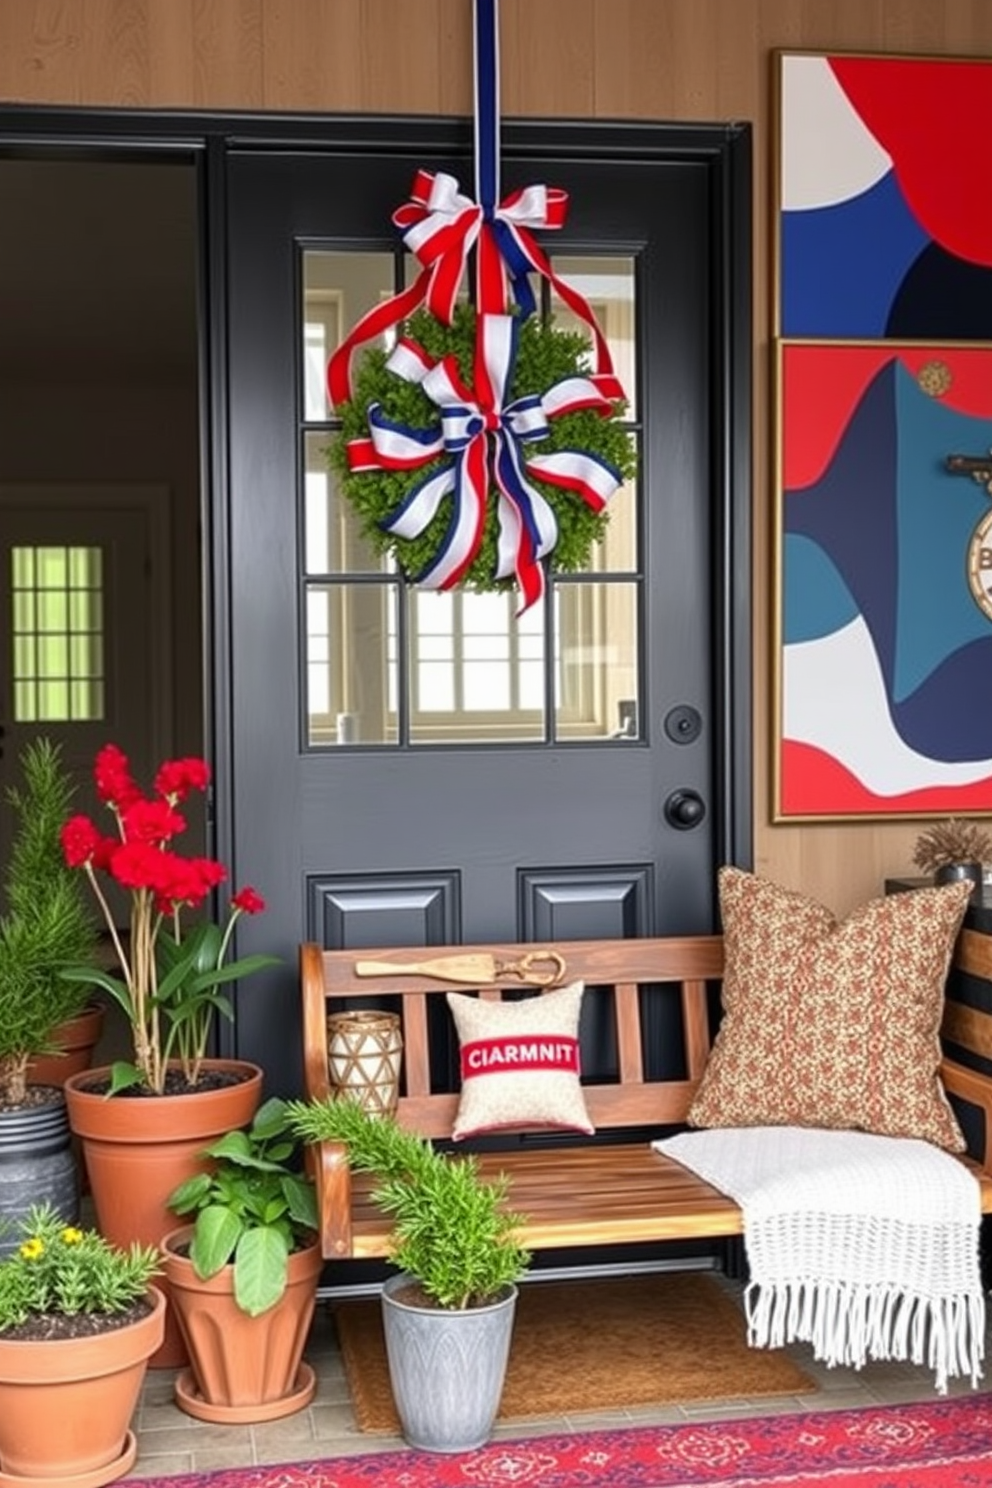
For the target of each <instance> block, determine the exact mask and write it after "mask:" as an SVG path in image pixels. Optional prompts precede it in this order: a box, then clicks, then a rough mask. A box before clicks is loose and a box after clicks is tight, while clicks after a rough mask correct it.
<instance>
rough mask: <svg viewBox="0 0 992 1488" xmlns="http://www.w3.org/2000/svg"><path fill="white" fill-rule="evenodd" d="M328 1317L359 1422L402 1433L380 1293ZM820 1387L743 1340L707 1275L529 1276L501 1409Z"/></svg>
mask: <svg viewBox="0 0 992 1488" xmlns="http://www.w3.org/2000/svg"><path fill="white" fill-rule="evenodd" d="M334 1317H335V1323H336V1325H337V1330H338V1337H339V1339H340V1341H341V1351H342V1354H343V1356H344V1366H345V1371H346V1374H347V1377H348V1387H349V1389H350V1391H351V1399H352V1405H353V1407H354V1411H355V1418H356V1420H357V1422H358V1425H359V1427H360V1429H361V1430H362V1431H374V1432H386V1433H389V1434H390V1435H398V1434H399V1430H400V1425H399V1421H398V1420H397V1417H396V1411H395V1407H394V1405H393V1397H392V1392H391V1390H390V1387H389V1372H388V1367H387V1363H386V1348H385V1343H384V1341H383V1336H382V1322H381V1316H380V1303H379V1299H378V1298H377V1297H376V1298H362V1299H359V1300H355V1301H349V1302H342V1303H339V1304H338V1305H337V1307H336V1308H335V1313H334ZM815 1389H816V1385H815V1383H814V1382H813V1381H812V1380H811V1379H810V1378H809V1377H808V1376H807V1375H806V1374H804V1373H803V1371H802V1370H801V1369H799V1368H798V1367H797V1366H796V1365H795V1364H794V1363H793V1362H792V1360H791V1359H789V1358H788V1357H787V1356H786V1355H785V1354H784V1353H781V1352H776V1351H770V1350H766V1349H751V1348H748V1346H747V1343H746V1340H745V1324H744V1317H743V1314H742V1312H741V1310H740V1308H739V1307H738V1306H737V1304H736V1303H735V1302H734V1300H733V1298H732V1297H730V1296H728V1295H727V1294H726V1292H724V1290H723V1289H722V1288H721V1286H720V1283H719V1282H717V1281H715V1280H714V1279H713V1278H712V1277H709V1276H703V1275H700V1274H699V1273H696V1272H677V1273H676V1272H665V1273H660V1274H656V1275H648V1276H637V1277H629V1278H622V1279H619V1280H606V1279H603V1278H599V1279H596V1280H590V1281H567V1282H553V1281H549V1282H527V1283H526V1284H525V1285H524V1286H522V1287H521V1289H520V1297H519V1300H518V1302H517V1312H516V1318H515V1320H514V1325H513V1341H512V1344H511V1347H510V1363H509V1368H508V1370H507V1377H506V1384H505V1386H504V1389H503V1400H502V1404H501V1406H500V1416H501V1417H502V1418H508V1419H516V1418H518V1417H525V1416H562V1415H571V1414H573V1413H575V1412H577V1411H603V1410H611V1409H617V1408H623V1407H626V1406H637V1405H662V1404H665V1403H667V1402H669V1401H679V1400H719V1399H726V1398H728V1397H731V1396H738V1395H740V1396H755V1395H758V1396H760V1395H796V1394H801V1395H807V1394H810V1393H812V1392H813V1391H815Z"/></svg>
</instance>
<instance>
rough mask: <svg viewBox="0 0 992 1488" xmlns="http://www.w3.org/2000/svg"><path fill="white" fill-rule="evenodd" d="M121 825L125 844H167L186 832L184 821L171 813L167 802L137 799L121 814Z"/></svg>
mask: <svg viewBox="0 0 992 1488" xmlns="http://www.w3.org/2000/svg"><path fill="white" fill-rule="evenodd" d="M121 823H122V826H123V828H124V841H125V842H147V843H150V844H155V843H159V842H168V841H169V840H170V839H171V838H173V837H175V836H177V835H178V833H180V832H185V830H186V819H185V817H183V816H180V814H179V812H178V811H173V809H172V807H171V806H170V805H169V803H168V801H146V800H145V799H144V797H141V798H139V799H138V800H137V801H134V802H132V804H131V805H130V806H129V807H128V808H127V810H126V811H125V812H123V814H122V817H121Z"/></svg>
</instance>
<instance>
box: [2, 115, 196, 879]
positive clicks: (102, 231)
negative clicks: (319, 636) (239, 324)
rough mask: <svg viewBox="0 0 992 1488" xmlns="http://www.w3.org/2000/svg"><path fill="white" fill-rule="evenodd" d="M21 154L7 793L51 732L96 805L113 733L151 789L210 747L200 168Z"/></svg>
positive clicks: (7, 379)
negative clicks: (173, 767) (95, 778)
mask: <svg viewBox="0 0 992 1488" xmlns="http://www.w3.org/2000/svg"><path fill="white" fill-rule="evenodd" d="M6 148H8V149H9V150H10V153H9V154H6V155H5V156H4V158H0V221H2V222H3V223H4V232H3V233H2V234H0V564H2V566H3V568H2V573H0V606H2V611H3V613H2V620H0V635H2V636H3V644H2V646H0V727H2V730H3V732H2V736H0V801H2V800H4V799H5V797H6V787H7V786H8V785H10V784H12V783H13V782H14V781H15V780H16V778H17V769H18V760H19V758H20V754H21V750H22V748H23V746H24V745H25V744H26V743H27V742H28V741H29V739H31V738H32V737H36V736H38V735H43V734H44V735H48V736H49V737H51V738H52V739H53V740H57V741H58V742H60V743H61V745H62V746H63V757H64V758H65V760H66V763H67V764H68V765H69V766H70V767H71V768H72V769H73V771H74V773H78V777H79V783H80V788H79V796H78V804H79V806H80V809H83V810H90V809H92V807H93V805H94V802H93V801H92V797H91V794H90V790H89V785H90V770H91V765H92V759H93V755H94V752H95V750H96V749H97V748H99V747H100V745H101V744H104V743H107V742H114V743H116V744H118V745H119V746H120V747H121V748H123V749H124V750H125V752H126V753H127V754H128V755H129V757H130V758H131V761H132V766H133V769H134V773H135V776H136V777H137V778H138V780H139V781H140V782H141V783H142V784H150V781H151V776H152V774H153V773H154V770H155V768H156V767H157V765H158V763H159V762H160V761H161V759H162V758H164V757H167V756H170V755H173V754H194V753H200V752H202V750H203V747H204V705H203V660H202V656H203V632H204V624H203V612H204V603H203V590H202V582H201V573H202V555H201V538H200V533H201V516H200V513H201V487H202V479H201V464H202V461H201V376H200V349H199V348H200V334H199V329H198V297H199V290H198V281H199V246H198V238H199V229H198V182H197V171H196V166H195V162H194V159H193V157H192V156H191V155H188V156H187V157H186V158H183V159H179V158H173V157H171V156H169V155H166V154H164V153H161V154H159V155H155V156H151V155H142V156H141V157H140V158H135V156H134V152H130V153H128V152H118V153H117V154H116V155H109V154H107V153H105V154H104V155H103V156H102V158H95V157H92V156H90V155H88V154H87V155H83V154H80V153H79V152H78V151H74V152H72V153H67V152H66V151H65V150H64V148H62V147H60V146H56V145H54V144H53V145H52V147H51V151H50V152H49V151H42V152H39V150H38V148H37V146H35V147H34V148H33V149H32V150H31V152H30V154H27V153H23V154H18V153H17V152H16V149H14V147H12V146H11V147H6ZM10 825H11V824H10V819H9V816H8V815H7V814H6V812H5V811H4V810H2V809H0V865H2V864H3V862H4V861H5V860H6V855H7V852H8V851H9V841H10ZM104 825H109V823H104ZM191 830H192V831H193V833H194V837H195V838H196V837H198V838H199V839H200V840H201V841H202V840H203V834H204V824H203V822H202V821H198V822H191Z"/></svg>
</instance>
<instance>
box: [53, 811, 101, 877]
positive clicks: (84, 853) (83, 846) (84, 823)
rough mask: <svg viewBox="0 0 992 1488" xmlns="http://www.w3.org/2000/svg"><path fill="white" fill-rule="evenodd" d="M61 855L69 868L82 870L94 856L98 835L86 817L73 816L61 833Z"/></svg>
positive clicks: (98, 842)
mask: <svg viewBox="0 0 992 1488" xmlns="http://www.w3.org/2000/svg"><path fill="white" fill-rule="evenodd" d="M60 836H61V841H62V855H63V857H64V858H65V860H66V863H67V864H68V866H69V867H70V868H82V866H83V864H84V863H88V862H89V861H90V859H91V858H92V857H94V856H95V854H96V851H97V848H98V847H99V844H100V833H99V832H98V831H97V829H96V827H95V826H94V825H93V823H92V822H91V821H90V819H89V817H88V816H73V817H70V818H69V820H68V821H67V822H66V823H65V825H64V826H63V828H62V831H61V834H60Z"/></svg>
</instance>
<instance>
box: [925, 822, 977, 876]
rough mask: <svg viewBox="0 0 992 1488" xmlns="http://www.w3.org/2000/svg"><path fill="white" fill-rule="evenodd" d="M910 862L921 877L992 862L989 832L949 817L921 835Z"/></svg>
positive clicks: (928, 828)
mask: <svg viewBox="0 0 992 1488" xmlns="http://www.w3.org/2000/svg"><path fill="white" fill-rule="evenodd" d="M913 862H914V863H915V864H916V866H917V868H921V869H922V870H923V872H924V873H936V871H937V869H938V868H946V867H948V866H949V865H950V864H952V863H987V862H992V832H989V831H987V830H986V829H985V828H984V827H980V826H979V825H978V823H977V822H969V821H963V820H962V819H961V818H960V817H956V816H949V817H948V818H947V819H946V820H945V821H939V822H934V824H933V826H932V827H927V828H926V830H925V831H923V832H921V833H920V835H919V837H917V839H916V847H915V849H914V851H913Z"/></svg>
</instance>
